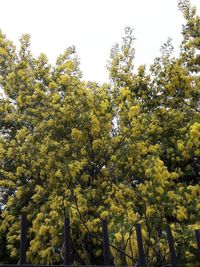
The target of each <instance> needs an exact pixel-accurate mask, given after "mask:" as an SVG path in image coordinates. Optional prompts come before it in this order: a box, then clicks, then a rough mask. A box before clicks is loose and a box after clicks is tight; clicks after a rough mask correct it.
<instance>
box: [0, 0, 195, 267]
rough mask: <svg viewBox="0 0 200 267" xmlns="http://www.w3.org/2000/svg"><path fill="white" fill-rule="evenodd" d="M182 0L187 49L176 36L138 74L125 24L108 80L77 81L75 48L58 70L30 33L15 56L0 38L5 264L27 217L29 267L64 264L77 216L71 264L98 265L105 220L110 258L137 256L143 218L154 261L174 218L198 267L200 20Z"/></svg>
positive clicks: (186, 262) (181, 245)
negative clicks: (36, 49) (36, 52)
mask: <svg viewBox="0 0 200 267" xmlns="http://www.w3.org/2000/svg"><path fill="white" fill-rule="evenodd" d="M178 4H179V8H180V9H181V11H182V12H183V14H184V17H185V19H186V24H185V26H184V28H183V41H182V44H181V51H180V55H179V56H178V57H177V58H175V57H173V56H172V52H173V46H172V43H171V40H170V39H169V40H168V41H167V42H166V43H165V44H164V45H163V46H162V48H161V55H160V57H158V58H156V59H155V61H154V63H153V64H152V65H151V67H150V70H149V72H147V71H146V67H145V66H140V67H139V68H138V70H135V69H134V55H135V49H134V39H135V38H134V36H133V30H132V29H131V28H126V29H125V36H124V37H123V39H122V43H121V44H117V45H115V46H114V47H113V49H112V50H111V57H110V63H109V66H108V70H109V73H110V79H111V83H110V84H103V85H99V84H97V83H95V82H93V83H91V82H84V81H82V79H81V71H80V68H79V59H78V57H77V54H76V51H75V48H74V47H69V48H68V49H67V50H66V51H65V52H64V54H63V55H61V56H59V57H58V59H57V62H56V64H55V66H51V65H50V64H49V63H48V60H47V57H46V56H45V55H44V54H41V55H40V56H39V57H38V58H34V57H33V55H32V54H31V51H30V36H29V35H23V36H22V38H21V40H20V41H21V48H20V50H19V51H18V52H17V51H16V50H15V47H14V45H13V44H12V42H10V41H9V40H7V39H6V36H5V35H3V34H2V33H0V86H1V88H2V90H3V93H4V95H2V96H1V98H0V111H1V113H0V129H1V130H0V152H1V153H0V185H1V189H0V220H1V226H0V242H1V244H2V246H3V250H4V252H3V255H1V254H0V257H1V258H0V259H1V260H4V261H7V262H11V261H16V259H17V258H18V255H19V249H18V243H19V216H20V214H21V213H22V212H24V213H26V214H27V215H28V219H29V222H30V227H29V248H28V253H27V256H28V261H29V262H30V263H33V264H48V263H54V264H60V263H61V262H62V257H61V254H62V244H63V238H62V233H63V221H64V220H63V219H64V216H70V220H71V223H72V226H71V234H72V247H73V255H72V259H73V261H74V263H75V264H100V263H101V262H102V250H101V245H102V244H101V224H100V222H101V220H102V219H106V220H107V221H108V228H109V235H110V236H109V238H110V242H111V251H112V255H113V261H114V263H115V264H120V265H122V264H123V265H127V264H128V265H133V264H134V263H135V262H136V258H137V254H138V251H137V249H136V244H135V232H134V224H135V223H136V222H139V223H141V224H142V229H143V236H144V243H145V254H146V255H147V260H148V262H149V263H151V265H152V266H162V265H163V264H165V263H166V262H167V261H168V254H167V242H166V224H167V223H170V224H171V226H172V229H173V233H174V235H175V238H176V241H177V248H178V251H179V254H178V260H179V263H180V264H182V266H193V267H195V266H197V261H196V256H195V253H196V252H195V244H194V237H193V230H194V229H196V228H198V227H199V224H198V223H197V222H198V218H199V215H200V214H199V203H198V196H199V193H200V186H199V162H198V160H199V143H200V140H199V136H200V134H199V133H200V124H199V89H198V88H199V76H198V71H199V56H198V52H197V49H199V31H198V29H199V23H200V20H199V16H198V15H197V14H196V12H195V9H194V8H193V7H191V6H190V3H189V2H188V1H178ZM5 239H6V240H7V244H6V246H5V242H4V241H5ZM5 255H6V257H5ZM3 256H4V258H3ZM159 264H160V265H159ZM191 264H193V265H191Z"/></svg>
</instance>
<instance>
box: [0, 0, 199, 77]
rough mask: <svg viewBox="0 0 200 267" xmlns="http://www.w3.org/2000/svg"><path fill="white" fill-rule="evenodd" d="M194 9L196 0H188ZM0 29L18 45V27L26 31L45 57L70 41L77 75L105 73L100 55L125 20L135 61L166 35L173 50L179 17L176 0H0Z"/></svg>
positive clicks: (148, 58)
mask: <svg viewBox="0 0 200 267" xmlns="http://www.w3.org/2000/svg"><path fill="white" fill-rule="evenodd" d="M191 3H192V4H194V5H196V6H197V9H198V13H199V9H200V1H199V0H191ZM0 10H1V12H0V29H1V30H2V31H3V32H4V33H5V34H6V35H7V37H8V38H9V39H11V40H13V41H14V43H15V44H16V45H18V39H19V37H20V36H21V34H23V33H29V34H31V37H32V45H31V48H32V52H33V54H34V55H35V56H37V55H39V54H40V53H41V52H43V53H45V54H46V55H47V57H48V58H49V60H50V62H51V63H54V62H55V59H56V57H57V56H58V55H59V54H61V53H62V52H63V51H64V50H65V49H66V48H67V47H68V46H70V45H75V46H76V48H77V51H78V55H79V57H80V60H81V69H82V71H83V74H84V76H83V78H84V79H86V80H92V81H97V82H104V81H106V80H107V79H108V75H107V70H106V67H105V66H106V61H107V60H108V59H109V52H110V49H111V47H112V46H113V44H114V43H115V42H120V40H121V37H122V36H123V30H124V27H125V26H127V25H128V26H130V27H134V29H135V37H136V43H135V48H136V63H135V64H136V66H138V65H140V64H145V63H147V64H150V63H151V62H152V60H153V58H154V57H156V56H157V55H159V49H160V46H161V45H162V44H163V43H164V42H165V41H166V40H167V38H168V37H169V36H171V37H172V38H173V44H174V46H175V48H176V51H178V46H179V44H180V41H181V34H180V33H181V25H182V23H183V21H184V20H183V18H182V15H181V13H180V12H179V11H178V8H177V1H176V0H0Z"/></svg>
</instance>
